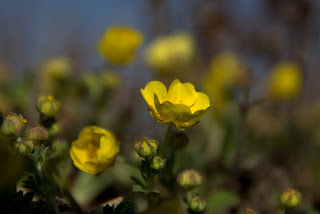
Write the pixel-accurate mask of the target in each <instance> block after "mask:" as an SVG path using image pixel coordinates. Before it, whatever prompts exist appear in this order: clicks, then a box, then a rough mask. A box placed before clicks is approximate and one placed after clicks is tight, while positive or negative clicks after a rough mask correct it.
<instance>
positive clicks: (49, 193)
mask: <svg viewBox="0 0 320 214" xmlns="http://www.w3.org/2000/svg"><path fill="white" fill-rule="evenodd" d="M23 183H24V185H23V187H26V188H29V189H32V190H34V191H35V192H37V193H40V194H42V195H44V196H45V197H49V198H54V197H55V196H56V194H57V190H56V188H55V186H54V184H53V183H51V182H50V181H49V180H48V179H46V178H43V179H41V178H39V177H38V176H36V177H35V176H29V177H28V178H27V180H25V181H23Z"/></svg>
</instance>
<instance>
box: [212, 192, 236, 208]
mask: <svg viewBox="0 0 320 214" xmlns="http://www.w3.org/2000/svg"><path fill="white" fill-rule="evenodd" d="M239 203H240V198H239V196H238V195H237V194H235V193H234V192H231V191H228V190H219V191H216V192H214V193H213V194H212V195H211V196H210V197H209V198H208V208H209V209H208V213H209V214H210V213H212V214H215V213H220V214H224V213H226V214H227V213H229V209H230V208H231V207H233V206H235V205H237V204H239Z"/></svg>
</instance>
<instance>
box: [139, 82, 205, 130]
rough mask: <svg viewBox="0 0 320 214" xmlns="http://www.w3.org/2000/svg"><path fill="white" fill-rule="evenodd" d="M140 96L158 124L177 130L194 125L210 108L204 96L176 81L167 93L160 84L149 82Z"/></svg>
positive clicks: (186, 84) (185, 84)
mask: <svg viewBox="0 0 320 214" xmlns="http://www.w3.org/2000/svg"><path fill="white" fill-rule="evenodd" d="M141 94H142V96H143V97H144V99H145V101H146V102H147V104H148V105H149V112H150V114H151V116H152V117H153V118H155V119H157V120H158V122H159V123H171V124H174V125H175V126H176V127H177V128H179V129H182V128H185V127H190V126H193V125H195V124H196V123H197V121H198V119H199V118H200V117H201V116H202V115H204V113H206V112H207V110H208V109H209V107H210V100H209V98H208V96H207V95H206V94H204V93H202V92H197V91H196V90H195V88H194V85H192V84H191V83H188V82H187V83H181V82H180V80H178V79H175V80H173V81H172V83H171V85H170V87H169V89H168V91H167V88H166V86H165V85H164V84H163V83H162V82H159V81H151V82H149V83H148V84H147V85H146V87H145V88H144V89H141Z"/></svg>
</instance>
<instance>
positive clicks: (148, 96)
mask: <svg viewBox="0 0 320 214" xmlns="http://www.w3.org/2000/svg"><path fill="white" fill-rule="evenodd" d="M140 91H141V94H142V96H143V97H144V99H145V100H146V102H147V104H148V105H149V106H150V107H153V108H155V106H154V95H155V94H156V95H157V97H158V99H159V101H160V103H162V102H163V101H164V100H165V98H166V96H167V88H166V86H165V85H164V84H163V83H162V82H160V81H151V82H149V83H148V84H147V85H146V87H145V88H144V89H141V90H140Z"/></svg>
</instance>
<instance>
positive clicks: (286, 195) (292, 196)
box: [280, 188, 301, 208]
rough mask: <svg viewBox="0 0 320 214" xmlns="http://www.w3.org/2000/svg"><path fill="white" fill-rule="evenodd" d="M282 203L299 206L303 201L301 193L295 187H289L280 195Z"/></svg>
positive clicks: (288, 205)
mask: <svg viewBox="0 0 320 214" xmlns="http://www.w3.org/2000/svg"><path fill="white" fill-rule="evenodd" d="M280 201H281V203H282V204H283V205H284V206H286V207H288V208H293V207H297V206H299V205H300V203H301V193H300V192H299V191H297V190H295V189H292V188H288V189H286V190H285V191H284V192H283V193H282V194H281V196H280Z"/></svg>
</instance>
